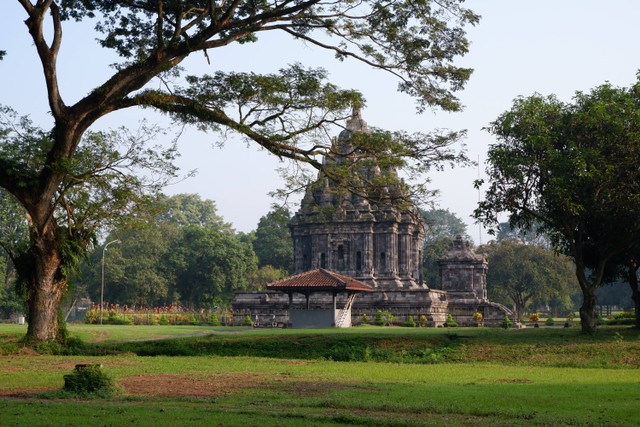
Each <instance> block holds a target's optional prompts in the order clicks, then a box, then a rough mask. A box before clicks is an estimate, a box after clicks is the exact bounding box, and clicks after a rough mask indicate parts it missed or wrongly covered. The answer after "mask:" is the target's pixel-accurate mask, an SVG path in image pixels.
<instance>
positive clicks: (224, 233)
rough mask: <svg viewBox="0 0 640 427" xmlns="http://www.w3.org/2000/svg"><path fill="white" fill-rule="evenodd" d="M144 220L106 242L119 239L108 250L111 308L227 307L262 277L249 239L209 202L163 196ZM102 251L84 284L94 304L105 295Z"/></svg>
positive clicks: (86, 270)
mask: <svg viewBox="0 0 640 427" xmlns="http://www.w3.org/2000/svg"><path fill="white" fill-rule="evenodd" d="M200 209H202V210H200ZM138 220H139V221H138V222H136V223H133V222H129V223H126V224H123V225H122V226H120V227H118V228H116V229H114V230H112V232H111V233H110V235H109V237H108V238H107V240H106V241H113V240H115V239H118V240H119V241H120V243H119V244H117V245H111V246H109V248H108V252H107V253H106V262H105V286H104V287H105V289H104V298H105V301H107V302H109V303H112V304H120V305H125V304H127V305H134V304H135V305H142V306H157V305H165V304H166V305H168V304H182V305H186V306H188V307H190V308H194V309H195V308H201V307H206V306H212V305H216V304H220V303H226V302H228V301H229V299H230V298H231V295H232V293H233V291H235V290H240V289H245V288H247V287H248V286H249V280H250V279H251V278H253V277H254V276H255V274H256V270H257V259H256V256H255V254H254V252H253V248H252V246H251V240H250V239H246V238H244V237H243V236H242V235H237V234H236V233H235V232H234V231H233V230H232V229H231V227H230V225H229V224H227V223H225V222H224V219H223V218H222V217H221V216H219V215H218V213H217V211H216V209H215V203H213V202H212V201H210V200H202V199H201V198H200V197H199V196H198V195H193V194H178V195H175V196H165V195H160V196H159V197H157V198H156V199H155V201H154V202H153V203H150V204H149V205H148V208H147V210H146V211H144V212H139V215H138ZM103 248H104V246H98V248H97V249H96V251H95V252H94V253H93V256H92V260H93V263H91V265H87V266H85V267H84V268H83V272H84V273H85V274H84V276H83V277H81V278H79V279H78V280H84V281H85V282H87V284H88V286H87V288H88V289H89V292H90V294H91V297H92V299H93V300H94V301H99V298H100V287H101V277H100V271H99V268H98V266H99V265H100V262H101V257H102V255H103V252H102V251H103Z"/></svg>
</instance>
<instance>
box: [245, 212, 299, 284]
mask: <svg viewBox="0 0 640 427" xmlns="http://www.w3.org/2000/svg"><path fill="white" fill-rule="evenodd" d="M290 220H291V213H290V212H289V210H288V209H287V208H284V207H278V206H276V207H274V208H272V209H271V211H269V213H267V214H266V215H265V216H263V217H261V218H260V221H259V222H258V227H257V228H256V233H255V240H254V241H253V250H254V251H255V253H256V255H257V256H258V266H259V267H266V266H268V265H270V266H272V267H274V268H276V269H280V270H284V271H286V272H289V273H291V272H292V271H293V239H292V238H291V231H290V230H289V221H290Z"/></svg>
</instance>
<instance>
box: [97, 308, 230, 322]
mask: <svg viewBox="0 0 640 427" xmlns="http://www.w3.org/2000/svg"><path fill="white" fill-rule="evenodd" d="M220 315H223V316H227V317H228V316H229V314H228V313H226V312H225V311H223V310H199V311H193V310H190V309H189V308H187V307H181V306H179V305H170V306H164V307H153V308H148V307H141V306H131V307H130V306H127V305H124V306H120V305H119V304H108V303H106V304H105V306H104V308H103V309H102V323H104V324H109V325H131V324H133V325H212V326H219V325H220V320H219V319H220V317H219V316H220ZM214 318H215V321H214ZM85 322H86V323H89V324H97V323H100V305H99V304H94V305H93V307H91V308H90V309H88V310H87V314H86V318H85Z"/></svg>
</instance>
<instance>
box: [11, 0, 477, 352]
mask: <svg viewBox="0 0 640 427" xmlns="http://www.w3.org/2000/svg"><path fill="white" fill-rule="evenodd" d="M17 1H18V3H19V4H20V5H21V6H22V8H23V9H24V12H25V15H24V16H19V17H16V19H20V20H21V21H24V22H25V24H26V27H27V30H28V34H29V37H30V38H31V40H32V41H33V46H34V48H35V51H36V53H37V55H38V58H39V59H40V63H41V65H42V70H43V78H44V82H45V85H44V87H45V88H46V95H47V103H48V109H49V111H50V115H51V118H52V121H53V126H52V128H51V129H48V130H46V131H40V130H36V131H35V132H21V133H20V135H17V136H15V137H14V138H10V139H7V138H5V139H4V141H3V146H4V145H6V146H7V147H12V148H11V149H4V147H2V149H1V150H0V187H3V188H5V189H7V190H8V191H9V192H10V193H11V194H13V195H14V196H15V197H16V199H17V200H18V201H19V203H20V204H21V205H22V206H23V207H24V208H25V210H26V211H27V215H28V219H29V221H30V230H32V232H31V233H30V241H31V244H30V251H29V253H28V254H27V255H28V259H29V262H30V264H31V265H30V267H29V268H25V269H24V270H23V273H24V274H25V276H26V280H27V282H28V286H29V293H28V295H29V317H30V318H29V329H28V331H27V336H28V338H29V340H30V341H32V342H42V341H50V340H53V339H55V338H56V336H57V329H56V325H57V307H58V306H59V302H60V298H61V295H62V293H63V290H64V289H65V287H66V285H67V280H68V277H69V270H70V268H69V267H70V265H69V264H70V263H74V262H75V260H77V258H78V255H80V254H83V253H85V251H86V250H88V249H89V248H90V245H91V241H92V240H94V237H95V233H94V230H92V229H91V228H90V227H89V228H86V227H85V225H86V224H87V223H95V222H96V221H97V222H100V219H99V218H96V217H93V216H91V215H88V212H89V211H87V215H82V219H83V221H69V219H70V218H73V217H76V218H79V217H80V215H78V213H77V212H76V210H75V208H74V206H78V205H76V204H71V203H63V204H62V209H61V204H60V203H61V202H63V201H64V200H65V198H64V197H62V196H61V194H60V193H61V192H65V191H66V189H68V188H70V187H72V188H76V189H80V188H83V187H82V185H83V184H84V183H86V180H84V179H77V178H78V177H80V176H81V175H78V174H77V173H75V171H74V167H73V166H74V165H75V164H76V159H77V158H79V157H83V155H82V152H83V150H84V152H85V153H86V155H87V156H89V158H90V159H91V158H95V157H97V158H101V157H100V155H101V153H102V151H101V150H100V147H102V145H101V144H97V145H92V144H91V142H92V140H94V139H96V138H98V139H104V138H103V135H99V134H96V133H92V134H90V135H87V131H88V130H89V128H90V127H91V126H92V125H94V123H95V122H96V121H97V120H98V119H100V118H101V117H104V116H105V115H108V114H110V113H112V112H114V111H118V110H124V109H127V108H132V107H149V108H153V109H155V110H158V111H162V112H165V113H167V114H170V115H171V117H172V118H174V119H175V120H178V121H181V122H183V123H191V124H196V125H198V126H200V127H201V128H203V129H210V130H211V129H213V130H223V131H232V132H236V133H238V134H239V135H241V136H243V137H245V138H246V139H247V140H248V141H250V142H251V143H253V144H257V145H258V146H260V147H263V148H264V149H266V150H267V151H268V152H271V153H273V154H275V155H277V156H279V157H281V158H290V159H294V160H298V161H302V162H307V163H310V164H312V165H314V166H315V167H317V168H319V169H322V168H323V164H322V163H321V161H320V158H319V156H320V155H331V154H332V153H331V150H330V144H327V143H326V141H324V142H325V143H323V138H322V137H323V136H326V135H327V134H329V133H328V132H327V129H326V127H327V126H329V125H331V124H332V123H340V122H341V121H342V120H343V119H345V118H346V117H347V116H348V115H349V114H350V110H351V109H352V108H354V107H356V108H358V107H360V106H362V105H363V102H364V100H363V97H362V95H361V94H359V93H357V92H355V91H352V90H342V89H339V88H337V87H335V85H332V84H330V83H327V82H326V72H325V71H324V70H313V69H306V68H304V67H303V66H301V65H298V64H295V65H292V66H289V67H288V68H283V69H282V70H280V72H279V73H277V74H268V75H264V76H260V75H256V74H254V73H234V72H230V73H221V72H214V73H212V75H201V76H185V77H184V78H183V77H182V76H181V75H180V69H179V68H178V65H179V64H181V63H182V62H183V61H184V60H185V59H186V58H187V57H189V55H191V54H192V53H194V52H202V53H204V56H205V57H206V58H208V60H211V58H212V57H213V58H214V59H215V55H210V54H209V52H211V51H212V50H214V49H218V48H221V47H224V46H229V45H232V44H236V45H237V44H243V43H249V42H256V41H257V40H258V38H259V36H260V35H261V34H262V33H265V32H278V33H280V34H284V35H287V36H290V37H292V38H293V39H296V40H300V41H302V42H304V43H306V44H307V45H310V46H314V47H316V48H319V49H324V50H327V51H330V52H332V53H334V54H335V55H336V57H337V58H338V59H341V60H345V59H349V60H355V61H359V62H361V63H364V64H367V65H369V66H371V67H373V68H376V69H379V70H382V71H386V72H387V73H389V74H390V75H391V76H394V77H395V78H397V79H398V80H399V90H400V91H403V92H405V93H407V94H409V95H411V96H413V97H415V99H416V101H417V106H418V110H424V109H425V108H427V107H430V106H434V107H440V108H443V109H445V110H450V111H456V110H459V109H460V103H459V100H458V99H457V98H456V96H455V92H456V91H458V90H461V89H462V88H463V87H464V85H465V83H466V81H467V80H468V79H469V76H470V74H471V70H470V69H468V68H464V67H459V66H456V65H455V61H456V60H457V58H458V57H460V56H462V55H464V54H465V53H467V51H468V45H469V43H468V41H467V39H466V37H465V30H464V28H465V26H467V25H474V24H476V23H477V22H478V19H479V17H478V16H477V15H475V14H474V13H472V12H471V11H470V10H468V9H465V8H463V7H462V3H463V1H462V0H440V1H429V0H424V1H413V0H401V1H393V2H387V1H380V0H365V1H353V0H340V1H321V0H308V1H298V0H295V1H294V0H284V1H283V0H263V1H255V0H233V1H203V0H178V1H173V0H172V1H168V0H159V1H155V2H150V1H136V2H131V1H114V0H38V1H30V0H17ZM78 21H85V22H86V21H90V22H92V23H95V32H96V35H97V38H98V43H99V45H100V47H101V48H104V49H110V50H112V51H113V52H114V53H116V54H117V55H118V56H119V57H120V62H119V63H118V64H116V65H115V68H114V71H113V73H112V74H111V75H110V76H108V77H107V78H106V79H105V80H104V81H103V82H102V83H99V84H98V85H97V87H95V88H93V89H91V90H89V92H88V93H87V95H85V96H83V97H82V98H81V99H79V100H77V101H76V102H75V103H73V104H71V105H68V104H67V103H65V98H64V97H63V94H62V87H63V86H62V85H61V84H60V81H59V79H60V78H61V77H62V74H63V73H62V72H63V67H59V64H58V60H59V59H60V58H62V57H63V56H61V55H59V53H60V49H61V47H62V45H63V42H64V32H63V28H67V27H69V26H72V25H74V22H78ZM95 54H96V53H95V52H93V51H91V52H88V51H87V52H77V53H76V55H75V56H76V57H84V58H89V57H91V56H93V55H95ZM216 65H217V64H216ZM154 78H159V79H160V82H159V83H160V84H150V82H151V81H152V80H153V79H154ZM66 99H67V100H68V98H66ZM400 136H401V135H400ZM451 138H452V136H441V135H429V136H425V135H418V136H415V137H404V138H400V137H399V138H397V139H396V140H397V141H399V143H397V144H388V145H386V146H381V145H379V144H377V143H374V144H365V143H363V150H362V151H366V154H367V156H369V157H377V158H379V159H380V160H384V159H405V160H406V162H407V164H409V163H415V164H417V165H420V166H424V165H425V164H427V165H428V164H430V163H431V160H432V159H431V158H430V157H429V154H432V153H433V152H434V151H432V150H429V149H428V148H429V147H434V146H435V147H438V148H442V147H447V144H449V143H450V142H451ZM11 141H15V142H16V144H11ZM378 141H379V140H378ZM98 142H99V141H98ZM95 147H97V148H98V150H97V151H96V150H95ZM14 148H15V149H14ZM92 148H93V149H92ZM436 151H438V150H436ZM425 153H427V154H425ZM32 154H37V156H36V158H37V159H38V161H37V162H32V160H33V159H34V156H33V155H32ZM144 154H146V155H153V154H154V153H153V151H148V152H145V153H144ZM445 157H446V156H445ZM144 158H145V156H144V155H142V153H141V155H140V157H139V159H144ZM129 176H130V175H127V174H123V175H122V176H121V177H122V178H124V177H129ZM336 176H340V174H339V173H338V174H336ZM111 178H112V179H115V177H113V176H112V177H111ZM106 182H108V181H106ZM111 182H113V181H111ZM345 183H348V181H345ZM102 199H103V201H104V203H105V205H104V206H105V207H108V206H109V205H110V204H112V203H119V202H122V201H123V200H127V198H126V196H124V197H123V196H122V195H120V197H115V198H102ZM91 200H94V199H91ZM94 201H95V200H94ZM94 206H99V205H97V204H94ZM59 211H62V212H63V213H65V212H66V214H68V215H62V216H61V215H59V214H58V213H59ZM70 248H73V250H72V251H69V249H70Z"/></svg>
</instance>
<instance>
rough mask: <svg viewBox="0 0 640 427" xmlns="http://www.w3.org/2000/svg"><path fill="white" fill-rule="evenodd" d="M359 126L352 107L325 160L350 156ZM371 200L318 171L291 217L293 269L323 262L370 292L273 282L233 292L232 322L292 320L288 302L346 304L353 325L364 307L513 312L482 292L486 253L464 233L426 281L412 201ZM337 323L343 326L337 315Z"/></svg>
mask: <svg viewBox="0 0 640 427" xmlns="http://www.w3.org/2000/svg"><path fill="white" fill-rule="evenodd" d="M356 132H362V133H365V134H366V133H369V132H370V131H369V129H368V127H367V124H366V122H365V121H364V120H362V117H361V115H360V112H359V111H357V110H355V111H354V114H353V116H352V118H351V119H350V120H349V121H348V122H347V126H346V129H345V130H343V131H342V132H341V133H340V135H339V137H338V138H337V139H336V140H334V142H333V146H332V151H333V152H334V153H337V154H338V155H337V156H336V158H335V159H331V160H325V162H328V161H336V162H345V161H350V160H349V158H348V156H347V153H350V152H352V151H353V147H352V146H351V144H350V140H351V138H352V137H353V135H354V133H356ZM325 164H326V163H325ZM360 173H361V174H363V175H365V178H369V179H370V178H371V176H372V175H375V174H377V173H380V169H379V168H377V167H376V166H370V167H369V168H367V169H364V170H362V171H361V172H360ZM394 173H395V172H394ZM402 191H403V189H402V188H401V187H400V185H394V186H389V187H386V188H383V189H382V194H385V195H391V196H394V195H396V196H398V195H401V194H400V192H402ZM378 192H379V194H380V190H378ZM396 198H397V199H401V197H396ZM390 199H394V197H390ZM375 201H376V197H375V196H372V195H368V196H366V197H365V196H362V195H360V196H359V195H356V194H352V193H348V192H346V191H344V190H341V189H340V188H338V186H337V185H336V184H335V183H334V182H333V181H332V180H331V179H329V178H328V177H327V176H325V175H324V174H323V173H322V172H320V173H319V174H318V178H317V180H316V181H315V182H314V183H313V184H311V185H310V186H309V187H308V188H307V192H306V194H305V197H304V199H303V200H302V203H301V207H300V210H299V211H298V212H297V213H296V214H295V215H294V217H293V218H292V220H291V223H290V228H291V234H292V237H293V243H294V268H295V273H294V274H296V275H300V274H302V273H305V272H310V271H314V270H318V269H320V270H321V271H322V270H328V272H329V273H331V272H333V273H335V274H337V275H339V276H344V277H346V278H349V279H352V280H354V281H357V282H362V283H364V284H366V285H369V286H371V288H372V291H371V292H365V293H362V294H361V295H360V296H359V297H358V298H356V299H355V300H351V301H349V296H348V295H346V294H342V295H337V294H336V293H335V292H333V293H332V292H326V291H325V292H322V290H319V292H314V294H313V296H312V297H310V295H309V293H308V292H306V293H304V292H296V291H295V288H294V287H289V288H288V289H287V293H284V292H280V291H278V290H276V289H278V287H277V286H267V288H268V290H267V291H265V292H237V293H236V294H235V297H234V301H233V323H234V324H241V323H242V321H243V320H244V319H245V317H246V316H247V315H249V316H250V317H251V319H252V320H253V321H254V325H255V326H256V327H286V326H295V325H292V319H290V318H289V313H290V310H301V309H305V308H306V309H307V310H328V309H331V307H333V308H334V309H335V307H336V304H338V305H339V306H341V307H347V306H348V307H349V308H350V309H351V321H350V322H348V323H349V324H354V325H357V324H359V323H362V321H363V317H365V316H364V315H366V317H367V318H369V319H370V321H372V320H373V319H374V317H375V314H376V312H377V311H388V312H390V313H392V314H393V315H394V316H395V318H396V322H399V323H403V322H405V321H406V320H407V318H408V317H409V316H412V317H413V319H414V321H415V322H420V323H423V324H426V325H429V326H441V325H442V324H443V323H444V322H445V320H446V318H447V315H448V314H451V315H452V316H453V318H454V320H455V321H456V322H457V323H458V324H459V325H461V326H470V325H475V324H476V322H475V321H474V320H473V314H474V313H475V312H477V311H479V312H481V313H482V314H483V318H484V323H485V324H489V325H491V324H496V325H497V324H499V323H500V322H501V321H502V320H503V319H504V317H505V315H511V312H510V311H509V310H508V309H507V308H506V307H504V306H502V305H500V304H497V303H493V302H490V301H489V300H488V299H487V288H486V272H487V268H488V266H487V261H486V258H485V257H484V256H483V255H479V254H476V253H474V252H473V250H472V249H471V247H470V245H469V244H468V242H465V241H463V240H462V238H461V237H458V238H457V239H456V240H455V242H454V245H453V247H452V248H451V250H450V251H449V252H447V253H446V254H445V256H444V257H443V258H442V259H440V260H439V262H438V265H439V270H440V277H441V281H442V290H436V289H429V288H428V287H427V285H426V284H424V283H423V280H422V275H421V260H422V245H423V240H424V224H423V222H422V220H421V218H420V216H419V214H418V211H417V209H415V208H410V209H402V208H399V207H397V206H393V205H391V206H390V205H389V204H388V203H376V202H375ZM293 277H296V276H293ZM285 280H288V279H285ZM277 283H278V282H276V284H277ZM294 323H298V324H302V323H301V322H294ZM325 323H326V322H325ZM340 323H343V322H340ZM336 325H337V326H343V325H342V324H338V319H337V317H334V322H333V326H336Z"/></svg>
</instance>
